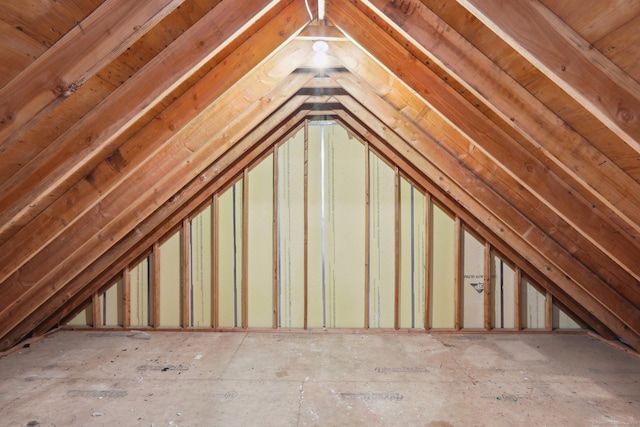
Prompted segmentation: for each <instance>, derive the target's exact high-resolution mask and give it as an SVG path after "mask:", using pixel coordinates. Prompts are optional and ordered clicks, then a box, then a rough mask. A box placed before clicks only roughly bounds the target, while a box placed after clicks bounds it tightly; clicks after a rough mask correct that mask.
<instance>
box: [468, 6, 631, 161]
mask: <svg viewBox="0 0 640 427" xmlns="http://www.w3.org/2000/svg"><path fill="white" fill-rule="evenodd" d="M458 2H459V3H460V4H461V5H462V6H464V7H465V8H466V9H467V10H469V12H471V13H472V14H473V15H474V16H475V17H476V18H478V19H479V20H480V21H482V22H483V23H484V24H485V25H486V26H487V27H489V28H490V29H491V30H493V31H494V32H495V33H496V34H497V35H498V36H500V37H501V38H502V39H503V40H504V41H505V42H507V43H508V44H509V45H510V46H511V47H513V48H514V49H515V50H516V51H518V52H519V53H520V54H521V55H522V56H524V57H525V58H527V60H529V61H530V62H531V63H532V64H534V65H535V66H536V67H538V68H539V69H540V70H542V71H543V72H544V73H545V74H546V75H547V76H548V77H549V78H551V79H552V80H553V81H554V82H555V83H556V84H557V85H558V86H560V87H561V88H562V89H563V90H564V91H565V92H567V93H568V94H569V95H571V96H572V97H573V98H574V99H575V100H576V101H578V102H579V103H580V104H582V105H583V106H584V107H585V108H586V109H587V110H589V111H592V112H593V113H594V114H595V115H596V117H598V119H599V120H600V121H601V122H602V123H604V124H605V125H606V126H607V127H609V128H610V129H611V130H612V131H614V132H615V133H616V134H617V135H618V136H619V137H620V138H621V139H623V140H624V141H625V142H626V143H627V144H628V145H629V146H630V147H632V148H633V149H635V150H636V151H637V152H638V153H640V84H639V83H637V82H636V81H635V80H633V79H632V78H631V77H629V76H628V75H627V74H626V73H625V72H624V71H622V70H621V69H620V68H618V67H617V66H616V65H615V64H613V63H612V62H611V61H609V59H607V57H606V56H604V55H603V54H602V53H600V52H599V51H598V50H596V49H593V47H592V46H591V44H590V43H588V42H587V41H586V40H584V39H583V38H582V37H580V35H579V34H577V33H576V32H575V31H573V30H572V29H571V28H570V27H569V26H567V25H566V24H565V23H564V22H563V21H562V20H560V19H559V18H558V17H557V16H556V15H554V14H553V13H552V12H551V11H550V10H549V9H547V8H546V7H545V6H543V5H542V4H541V3H539V2H538V1H527V2H522V3H520V2H518V3H514V2H507V3H504V2H498V1H491V0H458Z"/></svg>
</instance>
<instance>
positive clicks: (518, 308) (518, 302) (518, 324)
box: [513, 266, 522, 331]
mask: <svg viewBox="0 0 640 427" xmlns="http://www.w3.org/2000/svg"><path fill="white" fill-rule="evenodd" d="M515 273H516V274H515V278H514V282H515V283H514V285H515V289H514V293H513V300H514V310H515V313H514V316H513V320H514V325H515V328H516V330H517V331H520V330H522V295H521V294H522V270H520V267H518V266H516V271H515Z"/></svg>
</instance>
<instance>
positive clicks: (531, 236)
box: [332, 74, 640, 347]
mask: <svg viewBox="0 0 640 427" xmlns="http://www.w3.org/2000/svg"><path fill="white" fill-rule="evenodd" d="M332 77H333V78H334V80H336V81H337V82H339V83H341V84H342V86H343V87H344V88H345V89H346V90H347V91H348V92H349V93H350V95H351V97H352V98H346V97H345V98H342V97H338V98H339V99H340V101H341V102H342V103H343V104H344V105H345V106H347V108H348V109H349V110H350V111H352V112H354V111H355V110H362V109H363V107H361V106H358V105H357V102H355V101H352V99H353V98H355V99H358V100H359V101H360V102H362V103H363V104H365V105H367V108H369V109H371V110H372V111H375V116H377V117H379V118H380V120H382V121H383V122H384V123H385V125H386V126H389V127H390V128H391V129H393V130H394V132H396V133H398V134H399V135H400V136H402V137H403V138H404V139H406V140H407V141H408V142H409V143H410V144H411V145H413V146H414V147H415V148H417V150H418V152H419V153H420V155H421V156H428V158H429V162H433V163H429V162H427V163H424V160H423V159H424V158H425V157H423V158H420V159H416V162H418V163H420V164H421V166H420V169H421V170H423V172H424V173H425V174H427V176H429V177H430V178H431V179H432V180H433V181H434V182H439V183H441V184H445V183H446V185H447V187H446V191H448V192H451V193H452V194H453V195H454V197H455V198H456V200H459V201H460V200H465V202H464V204H463V206H465V208H466V209H468V210H469V211H470V212H474V213H477V214H478V216H479V219H480V220H481V221H483V222H485V225H486V226H487V227H490V229H491V230H492V231H493V232H495V233H496V234H497V235H499V236H500V237H501V238H502V239H504V240H505V241H506V242H508V243H509V244H510V245H511V246H513V247H514V248H519V249H520V250H522V251H523V253H528V254H529V257H530V260H531V262H532V264H533V265H534V266H535V267H536V268H538V269H539V270H540V271H544V272H545V274H546V275H548V276H549V277H551V278H553V280H554V281H555V282H556V283H557V284H558V286H560V287H561V288H562V289H563V290H564V291H565V292H567V293H568V294H571V295H573V296H574V298H575V299H576V300H577V301H578V302H579V303H580V304H582V305H584V306H585V307H587V308H588V309H589V310H591V311H593V312H594V313H597V315H598V317H599V318H601V319H606V320H607V321H606V324H607V325H608V326H609V327H610V328H611V329H613V330H614V331H615V332H616V333H617V334H619V336H621V337H624V338H625V340H627V341H628V342H630V343H633V344H632V345H634V347H636V346H638V345H640V336H639V334H638V331H639V330H640V321H639V319H635V318H634V316H633V314H632V313H634V312H637V308H636V307H634V306H633V305H632V304H631V303H630V302H629V301H628V300H626V299H624V298H622V297H621V296H620V295H619V294H618V293H616V292H615V291H613V290H612V289H611V288H609V287H608V286H607V284H605V283H603V282H602V281H599V280H594V277H593V274H592V272H590V271H589V270H587V269H585V268H584V266H583V265H581V264H579V263H576V262H575V258H573V256H572V255H571V254H569V253H567V252H566V250H565V249H563V248H562V247H561V246H559V245H557V243H555V242H554V241H553V240H552V239H549V237H548V236H547V235H546V234H545V233H544V231H542V230H540V229H537V227H535V226H533V225H532V224H531V223H530V221H529V220H528V219H527V218H526V217H524V216H523V214H522V213H520V212H519V211H517V210H515V209H514V208H513V207H512V206H511V205H510V204H509V203H508V202H507V201H506V200H505V199H504V198H503V196H501V195H500V194H497V193H495V192H494V191H493V190H492V189H491V188H490V187H487V186H486V184H485V183H483V182H481V181H480V180H479V179H478V176H476V175H474V174H473V173H471V172H470V171H469V170H468V169H467V167H464V166H462V165H461V164H460V163H459V162H458V160H457V159H454V158H451V156H450V154H449V153H448V152H447V151H446V150H443V148H442V147H440V146H439V145H438V144H436V143H435V141H434V140H432V139H431V137H430V136H429V135H428V134H426V133H425V132H424V130H423V129H420V128H418V127H416V126H415V125H413V124H412V123H410V122H409V121H407V120H406V119H405V118H404V117H402V116H401V115H400V113H399V112H398V111H397V110H395V109H394V108H393V107H392V106H391V105H389V104H387V103H386V102H385V101H384V100H382V99H380V98H378V96H377V95H375V94H374V93H373V92H374V89H373V88H369V89H366V84H365V83H363V82H362V81H359V80H358V79H357V78H356V77H355V76H352V75H344V74H343V75H341V76H338V75H336V76H332ZM361 120H363V121H365V122H366V119H364V118H361ZM436 165H437V166H436ZM482 212H486V217H482ZM496 212H498V213H499V215H498V214H496ZM496 218H502V220H503V221H505V223H504V224H500V225H498V223H497V222H496ZM536 234H538V235H539V238H535V235H536ZM534 245H536V246H534ZM540 248H542V249H540ZM544 253H551V254H553V255H554V256H553V257H552V259H549V258H547V257H546V256H545V255H544ZM573 278H575V279H573ZM595 295H598V297H597V298H596V297H594V296H595ZM612 307H615V309H616V310H612V309H611V308H612Z"/></svg>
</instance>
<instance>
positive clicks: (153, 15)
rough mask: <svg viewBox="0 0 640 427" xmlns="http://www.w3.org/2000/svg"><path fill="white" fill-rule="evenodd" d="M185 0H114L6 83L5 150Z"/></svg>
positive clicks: (1, 137)
mask: <svg viewBox="0 0 640 427" xmlns="http://www.w3.org/2000/svg"><path fill="white" fill-rule="evenodd" d="M183 1H184V0H159V1H157V2H126V3H124V4H123V3H121V2H119V1H117V0H109V1H106V2H105V3H103V4H102V5H100V6H99V7H98V8H97V9H96V10H95V11H94V12H93V13H92V14H91V15H89V16H88V17H87V18H85V19H84V20H83V21H82V22H80V23H78V25H76V26H75V27H74V28H73V29H72V30H71V31H69V32H68V33H67V34H66V35H65V36H64V37H62V39H60V40H59V41H58V42H57V43H56V44H55V45H54V46H53V47H51V48H50V49H48V50H47V51H46V52H45V53H44V54H42V55H40V56H39V57H38V59H36V60H35V61H34V62H32V63H31V64H30V65H29V66H28V67H26V68H25V69H24V70H23V71H22V72H21V73H20V74H19V75H17V76H16V77H15V78H14V79H13V80H11V82H9V83H8V84H7V85H6V86H4V87H2V88H0V99H2V103H1V104H0V152H2V151H4V150H3V148H5V147H6V146H7V145H8V144H11V143H12V142H14V141H15V140H16V139H17V138H18V136H19V135H21V134H22V133H24V132H25V131H26V128H27V127H29V126H33V125H34V124H35V123H36V122H37V121H38V120H39V119H40V118H42V117H44V116H45V115H46V114H47V113H48V112H49V111H51V110H52V109H53V107H54V106H55V105H56V104H57V103H59V102H60V101H61V100H62V99H64V98H67V97H69V96H71V95H72V94H73V93H74V92H75V91H76V90H78V88H79V87H80V86H82V84H83V83H84V82H85V81H87V80H88V79H89V78H90V77H92V76H93V75H94V74H95V73H97V72H98V71H99V70H100V69H102V67H104V66H105V65H107V64H108V63H109V62H111V60H113V59H114V58H115V57H117V56H118V55H119V54H120V53H121V52H123V51H124V50H125V49H126V48H127V47H128V46H130V45H131V44H133V43H134V42H135V41H136V40H137V39H138V38H140V37H142V36H143V35H144V34H145V33H146V32H147V31H148V30H149V29H150V28H152V27H153V26H154V25H155V24H157V23H158V22H160V21H161V20H162V18H164V17H165V16H167V15H168V14H169V13H171V12H172V11H173V10H174V9H175V8H177V7H178V6H180V5H181V4H182V2H183ZM105 33H106V34H108V35H109V37H105Z"/></svg>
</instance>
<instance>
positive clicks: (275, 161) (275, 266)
mask: <svg viewBox="0 0 640 427" xmlns="http://www.w3.org/2000/svg"><path fill="white" fill-rule="evenodd" d="M278 173H279V169H278V144H275V145H274V146H273V229H272V233H271V237H272V241H273V252H272V253H273V296H272V298H271V300H272V301H273V302H272V304H273V305H272V307H271V308H272V310H273V329H278V307H279V304H278V303H279V301H278Z"/></svg>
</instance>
